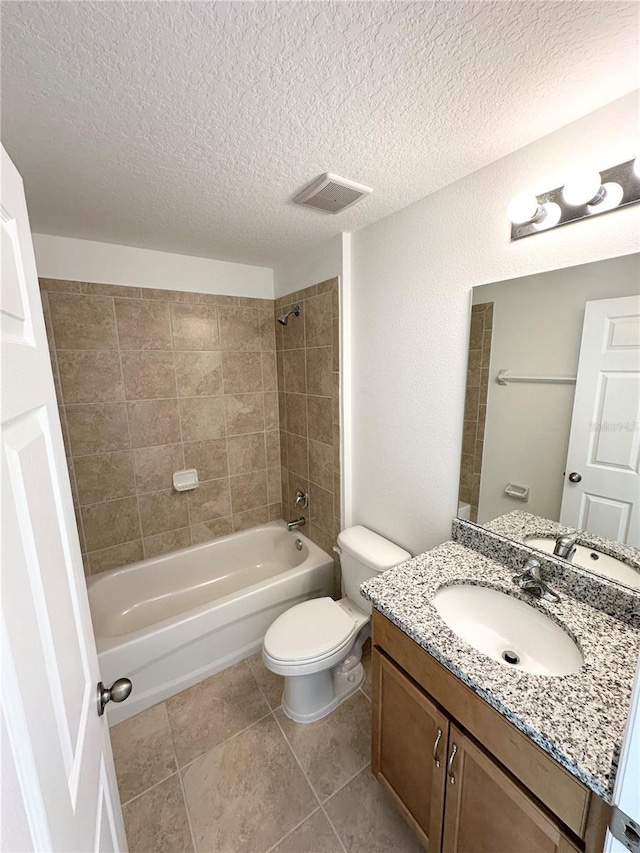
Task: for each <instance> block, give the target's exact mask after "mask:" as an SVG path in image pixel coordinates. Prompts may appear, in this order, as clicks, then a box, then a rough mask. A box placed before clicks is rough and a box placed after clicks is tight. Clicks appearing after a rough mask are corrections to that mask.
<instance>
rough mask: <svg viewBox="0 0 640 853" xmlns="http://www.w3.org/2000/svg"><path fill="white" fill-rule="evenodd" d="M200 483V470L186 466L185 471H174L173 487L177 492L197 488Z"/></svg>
mask: <svg viewBox="0 0 640 853" xmlns="http://www.w3.org/2000/svg"><path fill="white" fill-rule="evenodd" d="M198 484H199V483H198V472H197V471H196V469H195V468H186V469H185V470H184V471H174V473H173V488H174V489H175V490H176V492H187V491H189V489H196V488H197V487H198Z"/></svg>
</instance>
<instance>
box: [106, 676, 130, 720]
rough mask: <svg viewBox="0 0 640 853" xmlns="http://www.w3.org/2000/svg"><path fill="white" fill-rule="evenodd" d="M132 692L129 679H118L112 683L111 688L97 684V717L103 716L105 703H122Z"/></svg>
mask: <svg viewBox="0 0 640 853" xmlns="http://www.w3.org/2000/svg"><path fill="white" fill-rule="evenodd" d="M132 690H133V683H132V681H131V679H130V678H118V679H117V680H116V681H114V682H113V684H112V685H111V687H105V686H104V684H103V683H102V682H101V681H99V682H98V716H99V717H101V716H102V715H103V714H104V709H105V706H106V704H107V702H124V700H125V699H126V698H127V696H129V694H130V693H131V691H132Z"/></svg>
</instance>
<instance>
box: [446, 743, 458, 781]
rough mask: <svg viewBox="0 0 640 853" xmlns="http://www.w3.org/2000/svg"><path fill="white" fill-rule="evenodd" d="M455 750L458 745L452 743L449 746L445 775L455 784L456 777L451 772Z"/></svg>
mask: <svg viewBox="0 0 640 853" xmlns="http://www.w3.org/2000/svg"><path fill="white" fill-rule="evenodd" d="M457 751H458V747H457V746H456V745H455V743H454V745H453V747H452V748H451V755H450V756H449V764H448V765H447V775H448V776H449V781H450V782H451V784H452V785H455V784H456V777H455V775H454V772H453V759H454V758H455V757H456V753H457Z"/></svg>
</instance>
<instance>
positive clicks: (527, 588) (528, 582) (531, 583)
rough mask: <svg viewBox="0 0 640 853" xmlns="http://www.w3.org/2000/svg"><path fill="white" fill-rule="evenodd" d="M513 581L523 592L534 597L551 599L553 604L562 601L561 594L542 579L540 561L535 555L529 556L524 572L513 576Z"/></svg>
mask: <svg viewBox="0 0 640 853" xmlns="http://www.w3.org/2000/svg"><path fill="white" fill-rule="evenodd" d="M513 582H514V583H515V584H517V586H519V587H520V589H521V590H523V592H528V593H529V595H532V596H533V597H534V598H542V599H543V600H544V601H550V602H551V603H552V604H557V603H558V601H560V596H559V595H557V594H556V593H555V592H554V591H553V590H552V589H550V588H549V587H548V586H547V585H546V583H545V582H544V581H543V580H542V577H541V576H540V562H539V561H538V560H536V559H534V557H529V559H528V560H527V562H526V563H525V564H524V571H523V572H522V574H520V575H514V576H513Z"/></svg>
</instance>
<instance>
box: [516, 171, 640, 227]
mask: <svg viewBox="0 0 640 853" xmlns="http://www.w3.org/2000/svg"><path fill="white" fill-rule="evenodd" d="M634 162H635V160H627V162H626V163H620V164H619V165H617V166H612V167H611V168H610V169H602V170H601V171H600V175H601V178H602V183H603V184H606V183H615V184H619V185H620V186H621V187H622V190H623V196H622V201H621V202H620V204H618V205H616V206H615V207H609V208H607V207H606V206H604V205H603V207H602V209H601V210H598V208H597V205H593V206H589V205H588V204H582V205H576V206H574V205H569V204H567V202H566V201H565V200H564V198H563V197H562V190H563V187H557V188H556V189H555V190H549V191H548V192H546V193H542V194H541V195H539V196H536V198H537V199H538V203H539V204H542V205H543V204H547V203H548V202H553V203H554V204H557V205H558V206H559V207H560V210H561V215H560V220H559V221H558V222H557V224H555V225H554V226H553V227H551V228H548V229H545V227H544V222H525V223H524V224H523V225H514V224H512V225H511V240H512V241H513V240H519V239H520V238H521V237H529V236H531V234H542V233H544V231H545V230H549V231H553V230H554V229H555V228H560V226H561V225H569V224H570V223H572V222H578V220H580V219H587V218H588V219H593V217H594V216H600V215H601V214H604V213H611V212H612V211H614V210H620V208H621V207H628V206H629V205H630V204H638V202H640V179H639V178H637V177H636V175H635V173H634V171H633V165H634Z"/></svg>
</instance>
